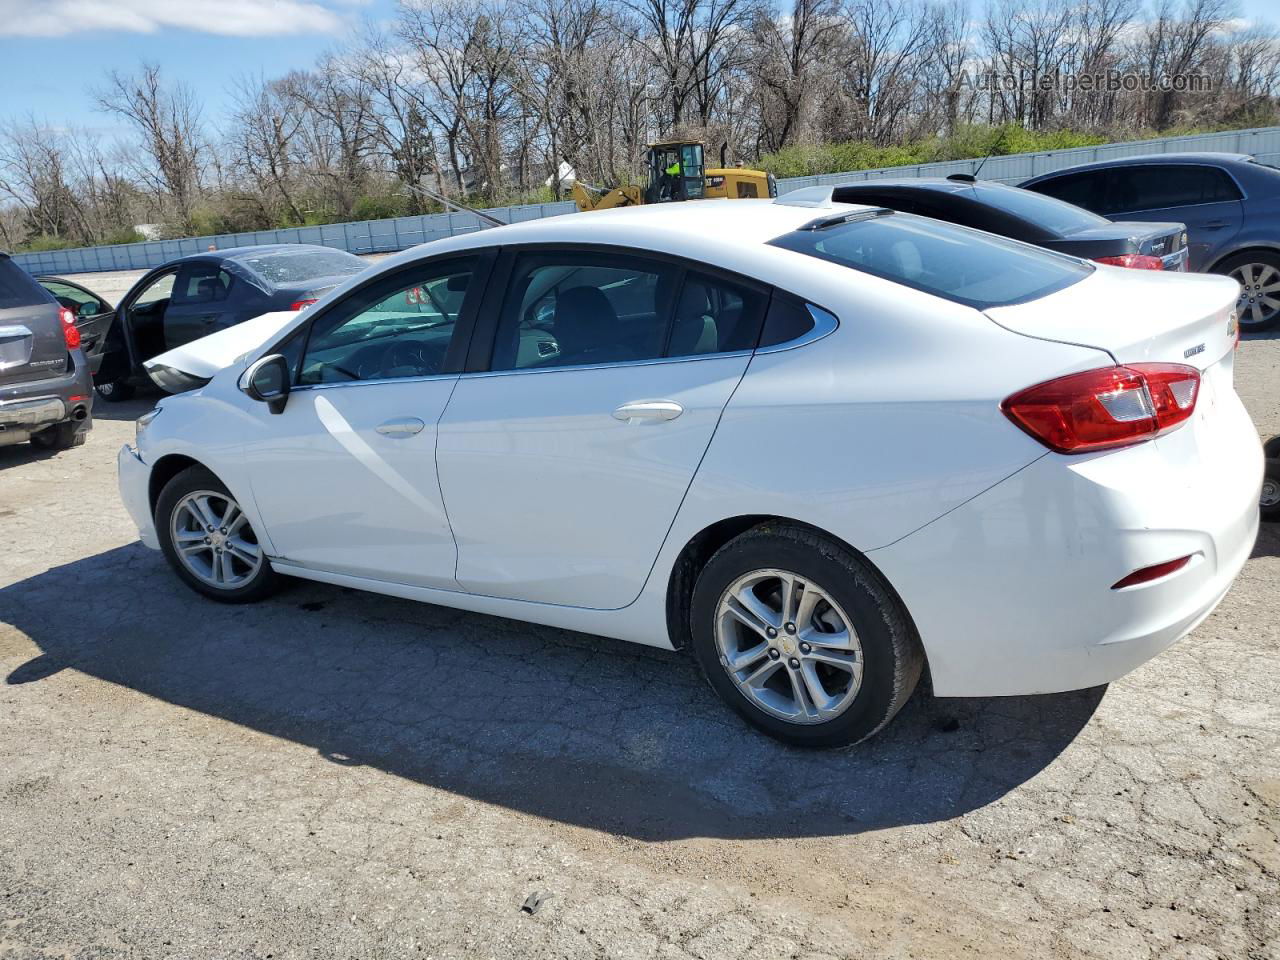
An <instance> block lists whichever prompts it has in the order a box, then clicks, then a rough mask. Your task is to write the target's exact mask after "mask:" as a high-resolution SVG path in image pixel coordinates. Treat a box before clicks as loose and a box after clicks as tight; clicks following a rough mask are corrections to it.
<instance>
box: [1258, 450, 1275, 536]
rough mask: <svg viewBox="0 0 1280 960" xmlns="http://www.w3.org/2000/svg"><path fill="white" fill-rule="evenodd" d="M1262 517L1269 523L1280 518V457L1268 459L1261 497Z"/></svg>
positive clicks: (1263, 476) (1263, 475) (1259, 505)
mask: <svg viewBox="0 0 1280 960" xmlns="http://www.w3.org/2000/svg"><path fill="white" fill-rule="evenodd" d="M1258 507H1259V509H1260V510H1261V512H1262V519H1263V520H1266V521H1267V522H1268V523H1275V522H1276V521H1277V520H1280V459H1269V460H1267V466H1266V469H1265V470H1264V471H1263V474H1262V495H1261V497H1260V499H1259V504H1258Z"/></svg>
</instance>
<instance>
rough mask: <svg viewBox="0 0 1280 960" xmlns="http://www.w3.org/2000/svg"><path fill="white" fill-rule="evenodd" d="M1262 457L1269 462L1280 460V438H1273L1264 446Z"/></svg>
mask: <svg viewBox="0 0 1280 960" xmlns="http://www.w3.org/2000/svg"><path fill="white" fill-rule="evenodd" d="M1262 455H1263V456H1264V457H1266V458H1267V459H1268V460H1278V459H1280V437H1272V438H1271V439H1270V440H1268V441H1266V443H1264V444H1263V445H1262Z"/></svg>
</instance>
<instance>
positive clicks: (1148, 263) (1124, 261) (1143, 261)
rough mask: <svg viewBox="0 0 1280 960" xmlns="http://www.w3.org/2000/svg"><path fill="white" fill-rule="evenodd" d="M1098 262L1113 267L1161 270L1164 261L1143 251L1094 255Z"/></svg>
mask: <svg viewBox="0 0 1280 960" xmlns="http://www.w3.org/2000/svg"><path fill="white" fill-rule="evenodd" d="M1094 260H1096V261H1097V262H1098V263H1109V264H1110V265H1111V266H1113V267H1128V268H1129V269H1130V270H1163V269H1164V261H1163V260H1161V259H1160V258H1159V257H1153V256H1150V255H1149V254H1145V253H1122V254H1120V256H1118V257H1094Z"/></svg>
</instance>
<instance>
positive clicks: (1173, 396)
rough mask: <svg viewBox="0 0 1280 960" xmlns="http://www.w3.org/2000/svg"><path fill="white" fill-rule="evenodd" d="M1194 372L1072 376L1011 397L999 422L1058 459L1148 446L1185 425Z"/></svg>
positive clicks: (1196, 387)
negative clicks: (1144, 442) (1011, 426)
mask: <svg viewBox="0 0 1280 960" xmlns="http://www.w3.org/2000/svg"><path fill="white" fill-rule="evenodd" d="M1199 393H1200V371H1198V370H1197V369H1196V368H1195V367H1188V366H1184V365H1182V364H1179V363H1134V364H1129V365H1128V366H1123V367H1102V368H1101V369H1098V370H1086V371H1085V372H1084V373H1073V374H1071V375H1069V376H1066V377H1059V378H1058V379H1057V380H1050V381H1048V382H1047V383H1041V384H1037V385H1036V386H1034V387H1028V388H1027V389H1026V390H1023V391H1020V392H1019V393H1015V394H1014V395H1013V396H1011V397H1009V399H1007V400H1005V402H1004V403H1002V404H1001V405H1000V409H1001V410H1003V411H1004V413H1005V416H1007V417H1008V418H1009V419H1010V420H1012V421H1013V422H1014V423H1016V424H1017V425H1018V426H1019V427H1021V428H1022V429H1023V430H1025V431H1026V432H1027V433H1029V434H1030V435H1031V436H1033V437H1035V439H1037V440H1039V441H1040V442H1041V443H1043V444H1044V445H1045V446H1046V447H1048V448H1049V449H1051V450H1056V451H1058V452H1059V453H1086V452H1088V451H1090V450H1105V449H1107V448H1108V447H1122V446H1125V445H1126V444H1130V443H1138V442H1139V441H1142V440H1148V439H1150V438H1151V437H1154V436H1156V435H1157V434H1160V433H1163V432H1164V431H1166V430H1171V429H1173V428H1174V427H1176V426H1178V424H1180V423H1182V422H1184V421H1185V420H1187V419H1188V418H1189V417H1190V416H1191V414H1192V413H1193V412H1195V408H1196V397H1197V396H1199Z"/></svg>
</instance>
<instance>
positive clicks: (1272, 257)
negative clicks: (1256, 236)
mask: <svg viewBox="0 0 1280 960" xmlns="http://www.w3.org/2000/svg"><path fill="white" fill-rule="evenodd" d="M1214 272H1215V273H1225V274H1226V275H1227V276H1229V277H1231V278H1232V279H1233V280H1236V281H1238V282H1239V284H1240V297H1239V299H1237V300H1236V313H1237V315H1238V317H1239V322H1240V329H1241V330H1270V329H1271V328H1272V327H1274V326H1275V325H1276V323H1277V322H1280V256H1277V255H1276V254H1274V253H1269V252H1267V251H1262V250H1258V251H1246V252H1245V253H1241V254H1238V255H1237V256H1234V257H1228V258H1227V259H1226V260H1224V261H1223V262H1222V263H1220V264H1219V265H1218V266H1217V267H1216V268H1215V271H1214Z"/></svg>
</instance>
